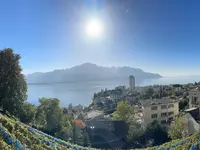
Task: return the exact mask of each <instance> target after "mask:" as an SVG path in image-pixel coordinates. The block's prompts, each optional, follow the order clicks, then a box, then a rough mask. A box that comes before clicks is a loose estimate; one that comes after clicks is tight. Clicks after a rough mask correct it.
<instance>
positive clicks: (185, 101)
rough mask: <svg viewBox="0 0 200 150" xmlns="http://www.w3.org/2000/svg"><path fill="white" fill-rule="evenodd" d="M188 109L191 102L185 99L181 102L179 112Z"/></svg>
mask: <svg viewBox="0 0 200 150" xmlns="http://www.w3.org/2000/svg"><path fill="white" fill-rule="evenodd" d="M188 107H189V100H188V99H184V100H182V101H180V102H179V110H184V109H187V108H188Z"/></svg>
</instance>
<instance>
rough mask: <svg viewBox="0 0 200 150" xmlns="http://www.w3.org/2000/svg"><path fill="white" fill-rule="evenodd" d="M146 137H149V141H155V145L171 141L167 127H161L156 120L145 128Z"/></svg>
mask: <svg viewBox="0 0 200 150" xmlns="http://www.w3.org/2000/svg"><path fill="white" fill-rule="evenodd" d="M145 137H146V139H147V143H148V142H149V140H150V141H151V142H153V143H152V144H153V145H159V144H162V143H164V142H167V141H169V138H168V134H167V132H166V130H165V128H163V127H161V126H160V124H159V123H158V122H157V121H156V120H155V121H153V122H152V123H150V124H148V125H147V127H146V129H145Z"/></svg>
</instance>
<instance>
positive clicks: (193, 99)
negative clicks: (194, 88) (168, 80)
mask: <svg viewBox="0 0 200 150" xmlns="http://www.w3.org/2000/svg"><path fill="white" fill-rule="evenodd" d="M192 104H194V105H198V97H196V96H195V97H192Z"/></svg>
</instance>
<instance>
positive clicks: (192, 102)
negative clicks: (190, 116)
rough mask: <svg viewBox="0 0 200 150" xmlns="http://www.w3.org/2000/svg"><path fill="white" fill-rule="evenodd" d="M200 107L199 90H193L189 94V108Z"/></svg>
mask: <svg viewBox="0 0 200 150" xmlns="http://www.w3.org/2000/svg"><path fill="white" fill-rule="evenodd" d="M199 106H200V90H199V88H197V89H193V90H191V91H190V92H189V108H193V107H199Z"/></svg>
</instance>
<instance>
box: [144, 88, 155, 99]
mask: <svg viewBox="0 0 200 150" xmlns="http://www.w3.org/2000/svg"><path fill="white" fill-rule="evenodd" d="M153 93H154V90H153V88H151V87H150V88H148V89H147V90H146V95H147V96H148V97H149V98H151V97H152V96H153Z"/></svg>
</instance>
